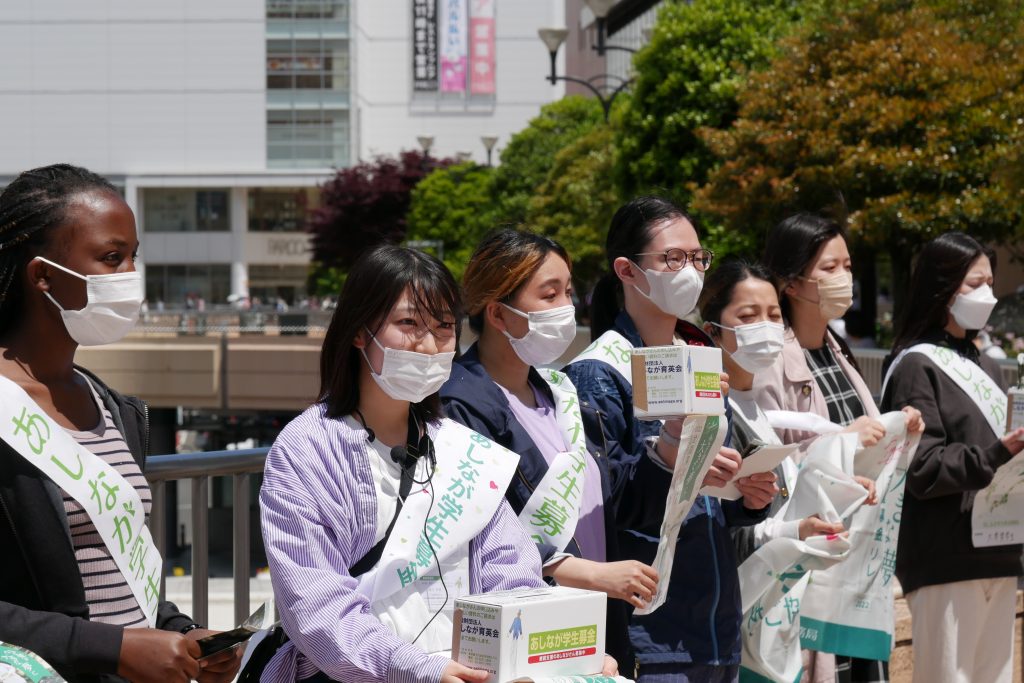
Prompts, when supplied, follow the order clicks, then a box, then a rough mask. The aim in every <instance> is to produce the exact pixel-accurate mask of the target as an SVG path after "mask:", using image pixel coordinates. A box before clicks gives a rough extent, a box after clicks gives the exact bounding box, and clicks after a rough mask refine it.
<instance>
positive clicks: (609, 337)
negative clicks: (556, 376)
mask: <svg viewBox="0 0 1024 683" xmlns="http://www.w3.org/2000/svg"><path fill="white" fill-rule="evenodd" d="M632 350H633V345H632V344H630V343H629V340H628V339H626V338H625V337H623V336H622V335H621V334H619V333H618V332H616V331H615V330H608V331H607V332H605V333H604V334H602V335H601V336H600V337H598V338H597V339H596V340H594V342H593V343H591V345H590V346H588V347H587V348H585V349H583V351H582V352H581V353H580V355H578V356H576V357H575V358H573V359H572V360H571V361H570V362H569V364H570V365H572V364H573V363H575V362H577V361H581V360H599V361H601V362H602V363H607V364H608V365H610V366H612V367H613V368H615V371H616V372H618V373H619V374H620V375H622V377H623V379H625V380H626V382H628V383H629V384H630V386H632V384H633V371H632V370H631V369H630V360H629V358H630V351H632Z"/></svg>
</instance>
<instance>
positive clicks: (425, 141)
mask: <svg viewBox="0 0 1024 683" xmlns="http://www.w3.org/2000/svg"><path fill="white" fill-rule="evenodd" d="M416 142H418V143H420V148H421V149H422V150H423V156H425V157H428V158H429V157H430V148H431V147H433V146H434V136H433V135H420V136H418V137H417V138H416Z"/></svg>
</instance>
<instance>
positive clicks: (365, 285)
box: [318, 245, 462, 420]
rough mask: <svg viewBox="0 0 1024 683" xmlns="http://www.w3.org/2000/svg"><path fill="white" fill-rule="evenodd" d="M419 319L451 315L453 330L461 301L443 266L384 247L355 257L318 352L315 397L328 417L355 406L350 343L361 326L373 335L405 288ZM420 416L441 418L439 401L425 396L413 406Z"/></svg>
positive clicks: (357, 360)
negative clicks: (318, 377) (318, 388)
mask: <svg viewBox="0 0 1024 683" xmlns="http://www.w3.org/2000/svg"><path fill="white" fill-rule="evenodd" d="M407 289H408V290H411V292H412V305H413V306H414V308H415V309H416V314H417V315H418V316H419V317H421V318H424V319H428V320H429V319H430V318H434V319H435V320H445V319H454V321H455V328H456V329H458V327H459V324H460V322H461V320H462V303H461V300H460V299H459V287H458V285H457V284H456V282H455V278H453V277H452V274H451V273H450V272H448V269H447V268H445V266H444V264H443V263H441V262H440V261H438V260H437V259H436V258H434V257H433V256H431V255H430V254H425V253H423V252H422V251H417V250H415V249H409V248H407V247H399V246H395V245H384V246H380V247H377V248H376V249H373V250H372V251H369V252H368V253H366V254H364V255H363V256H360V257H359V258H358V259H356V262H355V265H354V266H352V270H351V271H349V274H348V278H347V279H346V280H345V286H344V287H343V288H342V290H341V296H340V297H339V298H338V305H337V308H336V309H335V311H334V315H333V316H332V317H331V324H330V326H329V327H328V328H327V335H326V336H325V337H324V345H323V349H322V351H321V352H320V395H319V398H318V400H319V401H321V402H323V403H325V404H326V405H327V415H328V417H342V416H344V415H348V414H350V413H351V412H352V411H353V410H355V409H356V407H357V406H358V404H359V366H360V364H361V363H364V362H365V361H364V360H363V358H362V353H360V351H359V349H357V348H356V347H355V346H353V342H354V341H355V339H356V337H357V336H358V335H359V334H360V333H361V332H363V331H364V330H369V331H370V332H372V333H376V332H377V330H378V329H380V326H381V324H382V323H383V321H384V319H385V317H386V316H387V315H388V313H389V312H390V311H391V309H392V308H393V307H394V305H395V303H396V302H397V301H398V299H399V298H401V296H402V293H403V292H405V291H406V290H407ZM416 406H417V414H418V415H419V416H420V417H422V418H423V419H426V420H435V419H437V418H439V417H440V416H441V399H440V397H439V396H438V394H437V393H434V394H431V395H430V396H428V397H427V398H425V399H423V401H421V402H420V403H418V404H416Z"/></svg>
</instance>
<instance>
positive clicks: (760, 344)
mask: <svg viewBox="0 0 1024 683" xmlns="http://www.w3.org/2000/svg"><path fill="white" fill-rule="evenodd" d="M711 324H712V325H714V326H715V327H720V328H722V329H723V330H732V331H733V332H735V333H736V351H735V352H734V353H730V354H729V355H730V356H732V359H733V360H734V361H736V364H737V365H739V366H740V367H741V368H743V369H744V370H746V371H747V372H749V373H750V374H752V375H753V374H757V372H758V370H766V369H768V368H770V367H771V366H772V365H774V364H775V360H776V359H777V358H778V357H779V354H780V353H782V346H783V343H784V333H785V330H786V328H785V327H783V326H782V325H780V324H779V323H773V322H772V321H770V320H762V321H761V322H758V323H750V324H749V325H737V326H736V327H726V326H725V325H719V324H718V323H711ZM722 350H723V351H725V349H722ZM726 353H729V352H728V351H726Z"/></svg>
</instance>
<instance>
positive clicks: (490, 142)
mask: <svg viewBox="0 0 1024 683" xmlns="http://www.w3.org/2000/svg"><path fill="white" fill-rule="evenodd" d="M480 142H482V143H484V149H486V150H487V165H488V166H490V165H491V152H492V151H493V150H494V146H495V145H496V144H498V136H497V135H482V136H480Z"/></svg>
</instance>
